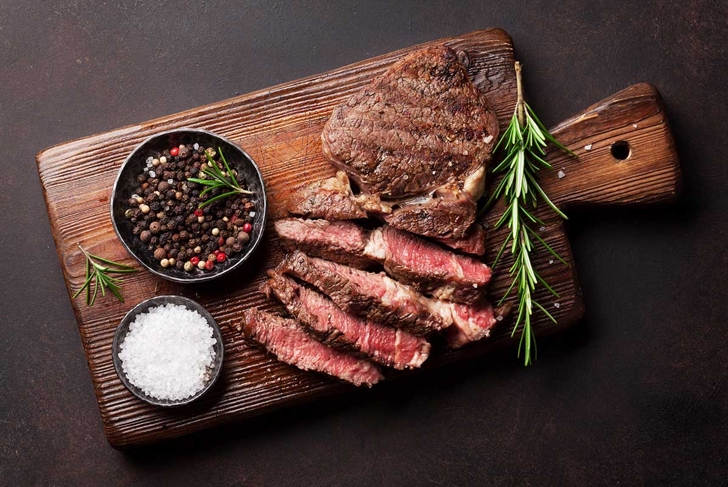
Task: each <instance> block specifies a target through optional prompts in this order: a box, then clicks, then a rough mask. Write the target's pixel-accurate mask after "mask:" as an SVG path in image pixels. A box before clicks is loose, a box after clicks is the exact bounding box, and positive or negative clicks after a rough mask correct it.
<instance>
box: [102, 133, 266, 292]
mask: <svg viewBox="0 0 728 487" xmlns="http://www.w3.org/2000/svg"><path fill="white" fill-rule="evenodd" d="M266 206H267V200H266V194H265V185H264V183H263V177H262V175H261V174H260V170H259V169H258V166H257V165H256V164H255V161H253V159H252V158H251V157H250V155H248V153H247V152H245V151H244V150H243V149H242V148H240V147H238V146H237V145H236V144H234V143H233V142H231V141H229V140H227V139H226V138H224V137H221V136H219V135H216V134H213V133H211V132H208V131H206V130H200V129H190V128H184V129H178V130H173V131H169V132H162V133H159V134H156V135H154V136H152V137H149V138H148V139H147V140H145V141H144V142H142V143H141V144H140V145H139V146H137V147H136V148H135V149H134V150H133V151H132V152H131V154H129V156H128V157H127V158H126V160H125V161H124V164H123V165H122V166H121V169H120V170H119V174H118V175H117V177H116V182H115V183H114V188H113V190H112V196H111V221H112V223H113V225H114V230H115V231H116V234H117V235H118V237H119V240H121V242H122V244H123V245H124V247H126V249H127V250H128V251H129V253H130V254H131V255H133V256H134V257H135V258H136V259H137V260H138V261H139V263H140V264H142V265H143V266H144V267H145V268H146V269H148V270H149V271H150V272H152V273H154V274H156V275H158V276H160V277H163V278H164V279H168V280H170V281H175V282H180V283H195V282H203V281H209V280H211V279H215V278H217V277H220V276H222V275H223V274H227V273H228V272H230V271H232V270H233V269H235V268H236V267H238V266H239V265H240V264H242V263H243V262H244V261H245V260H247V259H248V257H250V255H251V254H252V253H253V252H254V251H255V249H256V247H257V246H258V244H259V243H260V240H261V238H262V237H263V231H264V230H265V220H266Z"/></svg>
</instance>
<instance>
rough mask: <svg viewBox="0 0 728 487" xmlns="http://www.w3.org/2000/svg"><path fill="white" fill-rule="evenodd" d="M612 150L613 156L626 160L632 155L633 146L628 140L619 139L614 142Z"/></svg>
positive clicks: (619, 159)
mask: <svg viewBox="0 0 728 487" xmlns="http://www.w3.org/2000/svg"><path fill="white" fill-rule="evenodd" d="M610 152H611V153H612V157H614V158H615V159H617V160H618V161H624V160H627V159H629V156H631V155H632V146H631V145H629V142H627V141H626V140H618V141H617V142H615V143H614V144H612V147H611V149H610Z"/></svg>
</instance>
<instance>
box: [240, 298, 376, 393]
mask: <svg viewBox="0 0 728 487" xmlns="http://www.w3.org/2000/svg"><path fill="white" fill-rule="evenodd" d="M242 332H243V334H244V336H245V337H246V338H248V339H249V340H253V341H255V342H257V343H258V344H260V345H261V346H262V347H263V348H265V349H266V350H267V351H269V352H270V353H272V354H273V355H275V357H276V358H277V359H278V360H280V361H281V362H285V363H287V364H290V365H293V366H295V367H298V368H299V369H301V370H312V371H316V372H322V373H324V374H328V375H330V376H333V377H336V378H339V379H342V380H345V381H347V382H350V383H352V384H354V385H355V386H360V385H362V384H364V385H367V386H369V387H371V386H372V385H374V384H376V383H377V382H379V381H380V380H382V379H383V378H384V376H382V373H381V372H380V371H379V369H377V367H376V365H374V364H373V363H371V362H369V361H368V360H364V359H360V358H357V357H353V356H351V355H349V354H347V353H344V352H341V351H339V350H335V349H333V348H331V347H327V346H326V345H324V344H323V343H321V342H319V341H318V340H316V339H314V338H313V337H312V336H311V335H309V334H308V333H306V332H305V331H303V329H301V327H300V324H299V323H297V322H296V321H295V320H292V319H289V318H282V317H280V316H275V315H272V314H269V313H265V312H263V311H260V310H258V309H257V308H252V309H249V310H247V311H245V312H244V314H243V327H242Z"/></svg>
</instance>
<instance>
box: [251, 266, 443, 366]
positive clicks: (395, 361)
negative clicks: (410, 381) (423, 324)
mask: <svg viewBox="0 0 728 487" xmlns="http://www.w3.org/2000/svg"><path fill="white" fill-rule="evenodd" d="M268 274H269V276H270V279H269V280H268V282H267V283H266V284H265V287H264V292H265V293H266V294H267V295H268V296H269V297H270V295H271V294H274V295H275V296H276V297H277V298H278V299H279V300H280V301H281V302H282V303H283V305H284V306H285V307H286V309H288V311H289V312H290V313H291V314H292V315H293V316H295V317H296V318H298V320H300V321H301V323H303V324H304V325H306V326H307V327H308V328H309V329H310V331H311V333H313V334H314V335H315V336H316V337H317V338H319V339H320V340H321V341H322V342H323V343H325V344H327V345H330V346H332V347H335V348H341V349H349V350H354V351H358V352H360V353H362V354H364V355H366V356H368V357H370V358H371V359H372V360H374V361H375V362H377V363H380V364H382V365H386V366H388V367H394V368H395V369H409V368H415V367H419V366H420V365H422V362H424V361H425V360H426V359H427V357H428V356H429V353H430V344H429V343H428V342H427V341H426V340H425V339H424V338H421V337H417V336H415V335H412V334H410V333H407V332H406V331H404V330H399V329H395V328H392V327H389V326H385V325H382V324H379V323H374V322H371V321H366V320H363V319H361V318H358V317H356V316H354V315H351V314H349V313H346V312H345V311H343V310H342V309H341V308H339V307H338V306H336V304H334V303H333V301H331V300H330V299H328V298H326V297H324V296H322V295H321V294H319V293H317V292H316V291H313V290H311V289H308V288H306V287H304V286H301V285H300V284H298V283H297V282H295V281H294V280H293V279H290V278H288V277H285V276H283V275H282V274H280V273H278V272H275V271H270V272H269V273H268Z"/></svg>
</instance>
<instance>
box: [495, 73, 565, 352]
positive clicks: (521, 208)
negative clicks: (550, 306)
mask: <svg viewBox="0 0 728 487" xmlns="http://www.w3.org/2000/svg"><path fill="white" fill-rule="evenodd" d="M516 89H517V92H518V99H517V101H516V108H515V110H514V112H513V117H512V118H511V121H510V123H509V124H508V128H507V129H506V131H505V133H504V134H503V135H502V136H501V138H500V140H499V141H498V144H497V145H496V147H495V150H497V149H498V148H499V147H501V146H502V147H503V152H504V154H505V157H504V158H503V160H502V161H501V162H500V163H499V164H498V165H497V166H496V167H495V168H494V169H493V173H494V174H503V179H501V181H500V182H499V183H498V186H496V189H495V191H494V192H493V194H492V195H491V196H490V199H489V200H488V202H487V203H486V205H485V208H490V206H491V204H492V203H493V202H494V201H495V200H497V199H498V198H501V197H503V200H504V202H505V205H506V210H505V212H504V213H503V215H502V216H501V217H500V219H499V220H498V222H497V223H496V224H495V228H496V229H497V228H500V227H502V226H503V225H507V226H508V228H509V229H510V232H509V233H508V236H507V237H506V240H505V242H503V246H502V247H501V248H500V250H499V251H498V255H497V256H496V258H495V262H494V263H493V266H494V267H495V265H496V264H497V263H498V260H499V259H500V257H501V256H502V255H503V252H504V250H505V249H506V247H507V246H508V244H509V243H510V244H511V254H512V255H513V256H514V259H515V261H514V263H513V265H512V266H511V268H510V275H511V277H512V278H513V282H512V283H511V286H510V287H509V288H508V291H506V293H505V295H504V296H503V298H501V300H500V302H499V305H500V304H501V303H503V301H504V300H505V299H506V297H508V295H509V294H510V293H511V291H512V290H513V288H514V287H515V288H516V292H517V293H518V311H517V315H516V322H515V324H514V325H513V332H512V333H511V336H513V335H515V333H516V330H517V329H518V326H519V325H521V324H523V328H522V330H521V338H520V341H519V344H518V356H519V357H520V356H521V351H523V352H524V364H525V365H529V364H531V362H532V360H533V357H534V356H535V355H536V337H535V335H534V333H533V328H532V327H531V315H532V314H533V308H534V307H536V308H538V309H539V310H541V311H542V312H543V313H544V314H545V315H546V316H547V317H548V318H549V319H550V320H551V321H553V322H554V323H556V319H554V317H553V316H552V315H551V313H549V312H548V311H546V309H545V308H544V307H543V306H542V305H540V304H539V303H538V302H536V301H535V300H534V299H533V294H534V291H535V289H536V285H537V284H538V283H540V284H541V285H542V286H543V287H545V288H546V289H547V290H548V291H549V292H550V293H551V294H553V295H554V296H556V297H557V298H558V297H559V295H558V294H557V293H556V291H554V290H553V289H552V288H551V286H549V285H548V284H547V283H546V281H545V280H544V279H543V278H542V277H541V276H540V275H539V273H538V272H537V271H536V270H535V269H534V267H533V265H532V263H531V252H532V250H533V247H534V244H536V243H539V244H541V245H543V246H544V248H546V250H548V251H549V252H550V253H551V254H552V255H553V256H554V257H555V258H556V259H557V260H559V261H560V262H562V263H563V264H565V265H566V262H565V261H564V259H562V258H561V257H560V256H559V255H558V254H557V253H556V252H555V251H554V250H553V249H552V248H551V247H550V246H549V245H548V244H547V243H546V242H544V240H543V239H542V238H541V237H540V236H539V235H538V233H537V232H536V231H535V230H533V229H532V228H531V226H532V225H541V226H542V225H543V224H544V223H543V221H541V219H539V218H538V217H537V216H535V214H534V213H535V209H536V207H537V205H538V203H539V201H543V202H545V203H546V204H547V205H548V206H549V208H551V209H552V210H553V211H554V212H555V213H556V214H557V215H559V216H560V217H561V218H564V219H567V217H566V215H565V214H564V213H563V212H562V211H561V210H559V209H558V208H557V207H556V205H554V203H553V202H552V201H551V200H550V199H549V197H548V196H546V193H545V192H544V191H543V189H542V188H541V186H539V184H538V179H537V176H536V175H537V173H538V171H539V170H541V169H543V168H549V169H550V168H551V165H550V164H549V163H548V162H546V160H545V156H546V151H545V148H546V146H547V145H548V143H549V142H550V143H552V144H554V145H555V146H556V147H558V148H559V149H561V150H563V151H566V152H567V153H568V154H570V155H572V156H574V157H576V155H575V154H574V153H573V152H571V151H570V150H569V149H567V148H566V147H564V146H563V145H562V144H560V143H559V142H558V141H557V140H556V139H555V138H554V137H553V136H552V135H551V134H550V133H549V131H548V130H547V129H546V128H545V127H544V126H543V124H542V123H541V121H540V120H539V119H538V117H536V114H535V113H534V112H533V110H532V109H531V107H530V106H528V103H526V102H525V100H524V99H523V88H522V84H521V64H520V63H519V62H516Z"/></svg>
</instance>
